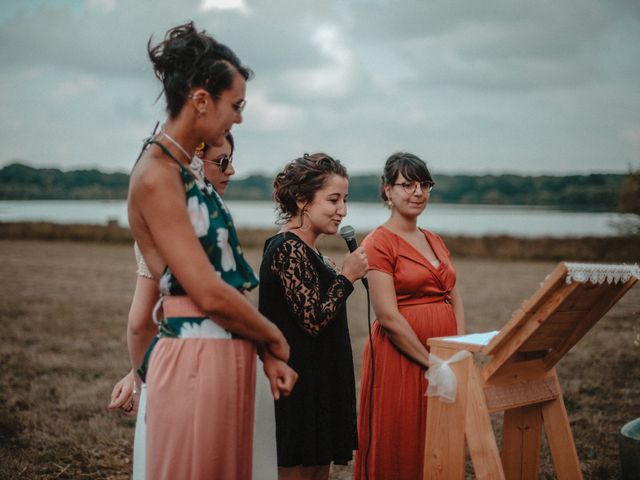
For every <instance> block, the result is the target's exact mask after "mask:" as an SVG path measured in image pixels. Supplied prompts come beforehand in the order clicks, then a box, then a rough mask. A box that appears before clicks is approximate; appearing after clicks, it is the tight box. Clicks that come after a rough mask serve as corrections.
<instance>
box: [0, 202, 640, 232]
mask: <svg viewBox="0 0 640 480" xmlns="http://www.w3.org/2000/svg"><path fill="white" fill-rule="evenodd" d="M227 205H228V206H229V209H230V210H231V213H232V214H233V218H234V220H235V223H236V226H237V227H239V228H243V227H244V228H275V219H276V215H275V211H274V207H273V204H272V203H271V202H254V201H229V202H228V203H227ZM348 208H349V213H348V215H347V216H346V218H345V219H344V221H343V225H352V226H353V227H354V228H355V229H356V230H357V231H359V232H367V231H369V230H371V229H373V228H375V227H376V226H378V225H380V224H381V223H383V222H384V221H385V220H386V219H387V217H388V211H387V210H386V209H385V208H384V207H383V206H382V205H381V204H378V203H362V202H352V203H350V204H349V207H348ZM40 220H41V221H47V222H55V223H87V224H106V223H107V222H108V221H111V220H116V221H117V222H118V223H119V224H120V225H127V208H126V202H125V201H123V200H118V201H102V200H77V201H76V200H59V201H58V200H46V201H37V200H34V201H0V221H3V222H15V221H40ZM633 220H634V216H633V215H624V214H617V213H611V212H579V211H578V212H576V211H561V210H552V209H548V208H540V207H521V206H495V205H449V204H432V205H429V207H428V208H427V210H425V212H424V213H423V214H422V215H421V217H420V219H419V220H418V224H419V225H420V226H422V227H425V228H428V229H430V230H433V231H434V232H437V233H441V234H451V235H498V234H508V235H515V236H525V237H541V236H554V237H566V236H587V235H589V236H612V235H616V234H617V233H618V231H617V229H616V225H619V224H621V223H623V222H625V221H633Z"/></svg>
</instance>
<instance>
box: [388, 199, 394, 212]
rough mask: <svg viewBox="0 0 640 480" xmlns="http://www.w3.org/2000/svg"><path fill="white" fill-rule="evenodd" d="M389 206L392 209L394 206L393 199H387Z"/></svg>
mask: <svg viewBox="0 0 640 480" xmlns="http://www.w3.org/2000/svg"><path fill="white" fill-rule="evenodd" d="M387 208H389V210H391V209H392V208H393V202H392V201H391V199H390V198H389V199H387Z"/></svg>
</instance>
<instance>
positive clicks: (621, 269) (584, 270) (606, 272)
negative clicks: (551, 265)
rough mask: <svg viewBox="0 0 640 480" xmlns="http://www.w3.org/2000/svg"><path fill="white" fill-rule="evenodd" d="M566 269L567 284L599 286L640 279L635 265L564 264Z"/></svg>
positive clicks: (639, 269)
mask: <svg viewBox="0 0 640 480" xmlns="http://www.w3.org/2000/svg"><path fill="white" fill-rule="evenodd" d="M565 265H566V267H567V277H566V280H567V283H571V282H591V283H597V284H601V283H604V282H607V283H619V282H622V283H625V282H627V281H628V280H629V279H630V278H631V277H635V278H637V279H640V267H638V265H637V264H635V265H621V264H600V263H570V262H566V263H565Z"/></svg>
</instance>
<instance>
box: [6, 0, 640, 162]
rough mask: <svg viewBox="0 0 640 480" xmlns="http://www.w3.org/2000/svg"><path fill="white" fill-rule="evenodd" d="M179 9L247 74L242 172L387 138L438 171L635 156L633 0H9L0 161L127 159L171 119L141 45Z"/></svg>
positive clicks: (363, 154) (638, 61)
mask: <svg viewBox="0 0 640 480" xmlns="http://www.w3.org/2000/svg"><path fill="white" fill-rule="evenodd" d="M187 20H194V21H195V23H196V26H197V27H198V28H201V29H206V30H207V32H210V33H212V34H213V35H214V36H215V37H216V38H217V39H218V40H220V41H222V42H223V43H226V44H228V45H230V46H231V47H232V48H233V50H234V51H235V52H236V53H237V54H238V55H239V56H240V58H241V59H242V60H243V62H245V63H246V64H247V65H249V66H250V67H251V68H252V69H253V70H254V71H255V72H256V77H255V78H254V79H253V80H252V81H251V82H250V83H249V84H248V86H247V100H248V107H247V110H246V114H245V121H244V123H243V124H242V125H239V126H237V127H236V128H235V129H234V132H235V133H236V136H237V138H238V155H237V164H238V173H239V175H243V174H246V173H248V172H250V171H253V170H260V171H263V172H274V171H275V170H276V169H277V168H279V167H280V166H281V165H282V164H283V163H284V162H285V161H287V160H290V159H291V158H294V157H296V156H299V155H301V154H302V153H304V152H307V151H319V150H324V151H327V152H328V153H331V154H332V155H335V156H336V157H338V158H341V159H343V160H344V161H345V162H346V163H347V166H348V167H349V170H350V171H351V172H360V171H370V170H371V169H374V168H380V167H381V165H382V162H383V161H384V159H385V158H386V157H387V156H388V155H389V154H390V153H391V152H393V151H397V150H410V151H414V152H416V153H418V154H419V155H421V156H424V157H425V158H427V159H429V161H430V162H431V163H432V166H434V168H435V170H436V171H442V170H443V169H444V170H451V171H454V170H457V171H501V170H510V171H514V170H515V171H527V172H548V171H552V172H553V171H557V172H560V171H591V170H603V169H605V170H606V169H608V170H617V171H626V170H627V168H628V165H629V164H630V163H631V164H637V162H638V159H637V148H638V140H637V131H638V125H640V92H639V91H638V88H637V83H638V78H640V4H639V3H638V2H637V1H633V0H624V1H620V2H609V3H602V2H600V1H598V0H576V1H572V0H555V1H551V0H541V1H539V2H521V1H517V2H514V1H512V0H487V1H483V2H477V1H473V0H430V1H406V0H375V1H374V0H328V1H323V2H318V1H312V0H270V1H268V2H265V1H258V0H184V1H181V2H175V1H174V0H156V1H154V2H150V1H140V0H86V1H80V0H57V1H53V0H51V1H49V0H33V1H32V2H23V1H18V0H13V1H7V2H5V4H3V9H2V12H1V13H0V82H2V83H1V84H2V86H3V88H2V90H0V101H1V102H2V105H3V116H2V117H1V118H0V145H2V149H0V153H2V155H0V162H4V163H6V162H8V161H10V160H12V159H13V158H24V159H27V160H30V161H31V162H32V163H35V164H41V165H45V164H46V165H59V166H63V167H67V168H70V167H74V166H97V167H100V168H103V169H109V170H116V169H128V168H129V167H130V165H131V162H132V161H133V159H134V158H135V156H136V155H137V153H138V149H139V146H140V141H141V139H142V138H144V137H145V136H147V135H148V133H149V131H150V130H151V128H152V127H153V124H154V123H155V121H156V120H160V119H162V118H164V112H163V109H164V101H163V99H161V100H160V101H158V102H157V103H154V102H155V99H156V97H157V95H158V93H159V92H160V91H161V87H160V84H159V82H158V81H157V80H156V79H155V77H154V76H153V73H152V71H151V65H150V62H149V60H148V58H147V51H146V45H147V41H148V40H149V37H150V36H151V35H153V42H157V41H159V40H160V39H161V38H162V37H163V35H164V33H165V32H166V30H167V29H168V28H170V27H171V26H175V25H176V24H178V23H181V22H184V21H187ZM34 138H36V139H38V144H37V145H36V144H35V142H34V141H33V139H34ZM42 144H45V145H46V147H47V148H46V149H45V150H46V154H43V148H42Z"/></svg>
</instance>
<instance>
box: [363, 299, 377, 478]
mask: <svg viewBox="0 0 640 480" xmlns="http://www.w3.org/2000/svg"><path fill="white" fill-rule="evenodd" d="M365 290H366V291H367V326H368V328H369V352H370V354H371V382H370V384H369V412H368V414H369V438H368V439H367V449H366V451H365V455H364V478H365V479H367V480H369V451H370V450H371V440H372V439H373V380H374V378H375V361H374V360H375V359H374V354H373V335H372V333H371V298H370V296H369V289H368V288H367V289H365ZM362 413H363V412H360V414H362Z"/></svg>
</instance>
